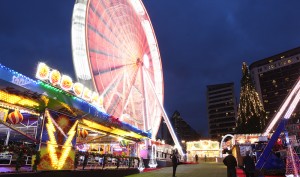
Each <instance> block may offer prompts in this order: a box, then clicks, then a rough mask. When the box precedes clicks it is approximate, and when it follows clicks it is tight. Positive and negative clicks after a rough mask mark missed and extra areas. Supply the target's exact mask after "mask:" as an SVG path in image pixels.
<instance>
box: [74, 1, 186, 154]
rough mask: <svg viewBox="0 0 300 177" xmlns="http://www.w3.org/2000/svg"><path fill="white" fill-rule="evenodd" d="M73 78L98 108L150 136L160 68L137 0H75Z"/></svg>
mask: <svg viewBox="0 0 300 177" xmlns="http://www.w3.org/2000/svg"><path fill="white" fill-rule="evenodd" d="M72 51H73V63H74V67H75V72H76V76H77V78H78V80H80V82H83V83H85V85H90V88H94V90H95V91H97V92H98V93H99V95H100V97H101V98H102V99H103V111H104V112H106V113H108V114H110V115H112V116H114V117H116V118H119V119H120V120H121V121H123V122H126V123H129V124H131V125H133V126H135V127H137V128H139V129H141V130H144V131H147V132H151V133H152V139H155V137H156V134H157V132H158V129H159V125H160V122H161V119H162V117H163V118H164V120H165V122H166V124H167V126H168V129H169V131H170V133H171V136H172V138H173V140H174V142H175V146H176V147H177V148H178V150H179V152H180V153H181V154H183V151H182V148H181V146H180V143H179V142H178V139H177V137H176V135H175V133H174V130H173V128H172V126H171V124H170V121H169V119H168V116H167V114H166V112H165V110H164V107H163V94H164V93H163V72H162V64H161V58H160V53H159V48H158V44H157V40H156V37H155V34H154V30H153V27H152V24H151V21H150V18H149V16H148V14H147V11H146V9H145V7H144V5H143V3H142V1H141V0H114V1H107V0H77V1H76V3H75V7H74V11H73V19H72Z"/></svg>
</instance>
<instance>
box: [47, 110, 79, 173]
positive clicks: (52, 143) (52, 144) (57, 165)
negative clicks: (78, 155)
mask: <svg viewBox="0 0 300 177" xmlns="http://www.w3.org/2000/svg"><path fill="white" fill-rule="evenodd" d="M46 114H47V121H48V123H47V124H46V128H47V132H48V136H49V141H47V148H48V152H49V154H50V160H51V165H52V167H53V168H54V169H58V170H60V169H62V167H63V166H64V164H65V162H66V159H67V157H68V155H69V153H70V151H71V149H72V143H71V141H72V139H73V138H74V136H75V134H76V127H77V124H78V121H76V122H75V123H74V124H73V126H72V128H71V129H70V130H69V131H68V133H67V134H68V135H69V136H68V137H67V139H66V141H65V143H64V144H63V147H62V149H63V150H62V153H61V154H62V155H61V156H60V158H59V159H58V157H57V153H56V149H55V148H56V147H57V146H58V145H57V141H56V138H55V135H54V132H55V131H56V130H55V127H54V125H53V122H52V118H51V115H50V114H49V112H48V111H46Z"/></svg>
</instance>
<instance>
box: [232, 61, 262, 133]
mask: <svg viewBox="0 0 300 177" xmlns="http://www.w3.org/2000/svg"><path fill="white" fill-rule="evenodd" d="M242 72H243V76H242V79H241V92H240V103H239V107H238V120H237V128H236V132H237V133H240V134H242V133H261V131H262V130H263V128H265V126H266V125H265V124H266V113H265V110H264V107H263V105H262V103H261V101H260V99H259V96H258V93H257V92H256V90H255V87H254V85H253V82H252V79H251V77H250V73H249V69H248V66H247V64H246V63H245V62H243V66H242Z"/></svg>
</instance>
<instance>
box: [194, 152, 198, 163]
mask: <svg viewBox="0 0 300 177" xmlns="http://www.w3.org/2000/svg"><path fill="white" fill-rule="evenodd" d="M195 160H196V163H198V155H197V154H196V155H195Z"/></svg>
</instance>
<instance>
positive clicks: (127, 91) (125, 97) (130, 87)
mask: <svg viewBox="0 0 300 177" xmlns="http://www.w3.org/2000/svg"><path fill="white" fill-rule="evenodd" d="M140 67H141V65H139V67H137V68H136V70H135V72H134V74H133V76H132V79H131V81H130V85H129V87H128V89H126V93H125V94H124V100H127V99H128V96H129V93H130V92H131V89H132V87H133V85H134V83H135V82H136V78H137V73H138V71H139V68H140ZM120 98H121V97H118V99H117V100H116V101H115V102H114V104H113V105H112V107H114V106H117V105H118V104H121V101H122V100H121V99H120ZM122 111H123V109H122ZM113 113H114V111H113V112H112V114H113Z"/></svg>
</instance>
